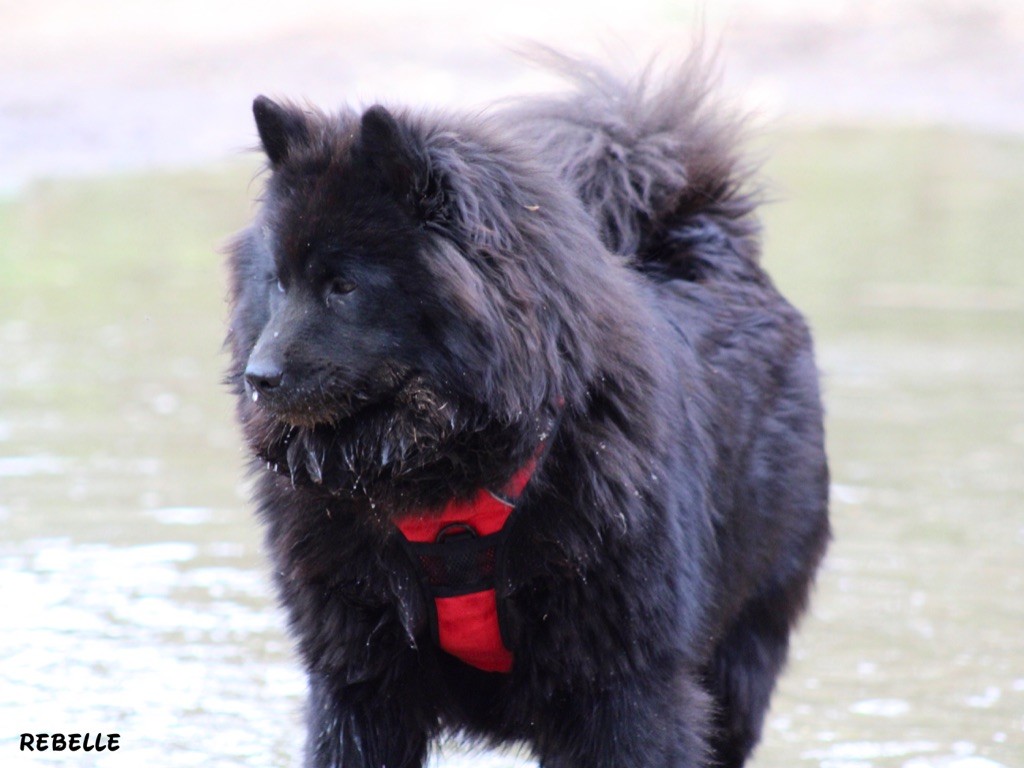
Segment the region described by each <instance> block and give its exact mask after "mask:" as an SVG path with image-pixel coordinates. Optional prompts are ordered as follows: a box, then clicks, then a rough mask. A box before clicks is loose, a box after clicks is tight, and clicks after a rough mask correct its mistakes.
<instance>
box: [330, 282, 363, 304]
mask: <svg viewBox="0 0 1024 768" xmlns="http://www.w3.org/2000/svg"><path fill="white" fill-rule="evenodd" d="M355 289H356V284H355V283H353V282H352V281H351V280H345V279H343V278H340V277H336V278H334V279H333V280H331V281H330V282H329V283H328V284H327V300H328V301H330V300H331V299H340V298H342V297H343V296H345V295H346V294H349V293H352V291H354V290H355Z"/></svg>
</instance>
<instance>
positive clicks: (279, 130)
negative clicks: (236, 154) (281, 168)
mask: <svg viewBox="0 0 1024 768" xmlns="http://www.w3.org/2000/svg"><path fill="white" fill-rule="evenodd" d="M252 114H253V117H255V118H256V130H257V131H258V132H259V134H260V141H261V142H262V144H263V151H264V152H266V153H267V158H268V159H269V160H270V164H271V165H273V166H277V165H280V164H281V163H282V162H283V161H284V159H285V158H286V157H288V154H289V152H291V151H292V149H294V148H295V145H296V144H301V143H303V142H305V141H306V140H307V139H308V138H309V125H308V124H307V122H306V117H305V115H303V114H302V112H301V111H299V110H298V109H295V108H294V107H285V106H281V105H280V104H278V103H277V102H276V101H273V100H271V99H268V98H267V97H266V96H257V97H256V99H255V100H254V101H253V103H252Z"/></svg>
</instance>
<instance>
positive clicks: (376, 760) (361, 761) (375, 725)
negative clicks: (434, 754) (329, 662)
mask: <svg viewBox="0 0 1024 768" xmlns="http://www.w3.org/2000/svg"><path fill="white" fill-rule="evenodd" d="M307 707H308V709H307V713H306V723H307V728H308V730H307V742H306V762H305V766H306V768H420V767H421V766H422V765H423V760H424V757H425V756H426V752H427V745H428V742H429V740H430V737H431V735H432V732H433V731H434V730H435V729H436V718H435V719H434V721H433V722H432V721H431V718H430V716H428V715H426V714H425V713H424V710H423V708H421V707H420V706H419V702H418V699H417V696H416V694H415V691H414V690H411V689H405V690H397V689H395V688H392V689H390V690H389V689H387V688H382V687H380V686H379V685H376V684H374V683H371V682H366V683H358V684H354V685H353V684H349V685H339V684H336V683H335V682H333V681H332V680H331V676H330V675H326V674H322V673H316V674H313V675H311V676H310V680H309V700H308V704H307Z"/></svg>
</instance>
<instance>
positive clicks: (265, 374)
mask: <svg viewBox="0 0 1024 768" xmlns="http://www.w3.org/2000/svg"><path fill="white" fill-rule="evenodd" d="M283 379H284V371H282V370H281V366H279V365H272V364H260V363H250V364H249V365H248V367H247V368H246V369H245V380H246V382H247V383H248V384H249V386H250V387H252V390H253V392H259V393H261V394H266V393H268V392H271V391H273V390H275V389H277V388H278V387H280V386H281V381H282V380H283Z"/></svg>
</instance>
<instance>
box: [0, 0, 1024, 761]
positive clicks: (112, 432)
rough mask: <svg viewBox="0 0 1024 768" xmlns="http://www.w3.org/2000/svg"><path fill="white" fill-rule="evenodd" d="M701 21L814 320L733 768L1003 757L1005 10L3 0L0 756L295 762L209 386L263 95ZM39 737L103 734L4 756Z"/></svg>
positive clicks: (509, 67)
mask: <svg viewBox="0 0 1024 768" xmlns="http://www.w3.org/2000/svg"><path fill="white" fill-rule="evenodd" d="M348 6H352V7H348ZM701 30H702V31H703V33H704V35H705V36H706V37H707V38H708V39H709V40H711V41H713V42H716V43H717V44H718V45H719V47H720V51H721V52H720V59H721V63H722V65H723V73H724V77H723V80H724V84H723V87H724V91H725V93H726V94H727V95H728V98H729V99H730V100H731V101H732V102H733V103H734V104H736V105H738V106H740V107H741V108H743V109H746V110H749V111H751V112H753V113H754V114H755V116H756V121H757V123H758V124H759V125H760V130H759V132H758V138H757V139H756V141H755V142H754V146H753V149H754V151H755V152H756V153H757V154H758V155H759V156H763V157H765V158H766V164H765V175H766V177H767V178H768V179H769V181H770V185H771V190H772V193H773V194H772V196H773V200H774V202H773V203H772V204H771V205H770V206H768V207H767V208H766V209H765V211H764V219H765V224H766V235H765V238H766V245H765V263H766V265H767V266H768V268H769V269H770V271H771V272H772V274H773V276H774V277H775V278H776V280H777V282H778V283H779V285H780V286H781V287H782V289H783V290H784V291H785V292H786V293H787V295H789V296H790V298H791V299H792V300H793V301H794V302H795V303H796V304H797V305H798V306H800V307H801V308H802V309H804V310H805V311H806V312H807V313H808V315H809V317H810V319H811V322H812V325H813V326H814V328H815V331H816V336H817V340H818V345H819V355H820V363H821V368H822V371H823V379H824V388H825V393H826V399H827V405H828V412H829V423H828V432H829V447H830V453H831V461H832V469H833V478H834V485H833V514H834V520H835V529H836V539H835V543H834V546H833V548H832V550H831V553H830V555H829V558H828V561H827V565H826V567H825V570H824V572H823V574H822V576H821V578H820V581H819V587H818V590H817V594H816V599H815V601H814V604H813V607H812V611H811V614H810V615H809V617H808V619H807V620H806V621H805V623H804V624H803V627H802V629H801V631H800V633H799V634H798V636H797V637H796V640H795V644H794V648H793V658H792V663H791V665H790V667H789V670H788V672H787V674H786V676H785V678H784V680H783V681H782V683H781V686H780V689H779V692H778V695H777V697H776V698H775V700H774V703H773V707H772V711H771V714H770V716H769V722H768V725H767V728H766V733H765V739H764V741H763V744H762V746H761V748H760V749H759V751H758V753H757V755H756V759H755V760H754V761H753V766H754V768H770V767H771V766H780V767H781V766H787V767H788V768H792V767H793V766H817V767H820V768H869V767H871V766H874V767H876V768H890V767H891V768H1014V767H1017V766H1021V765H1024V642H1022V637H1024V503H1022V502H1024V471H1022V470H1024V4H1022V3H1020V2H1019V1H1018V2H1014V0H1004V1H1002V2H1000V1H999V0H970V1H968V0H892V1H891V2H871V1H870V0H862V1H861V2H854V1H853V0H851V1H849V2H846V1H840V0H836V1H834V2H829V1H828V0H727V1H722V2H713V1H712V0H708V2H706V3H691V2H668V1H667V0H629V2H616V3H612V2H606V1H605V0H588V2H583V1H582V0H571V1H570V2H555V1H554V0H545V1H544V2H540V1H539V0H521V1H520V2H515V3H505V4H494V5H493V6H490V5H489V4H486V3H479V2H470V1H469V0H437V1H435V2H432V3H429V4H427V3H418V2H413V1H412V0H392V1H391V2H387V1H384V2H379V3H377V4H375V5H374V7H372V9H371V6H370V4H365V5H359V6H356V4H354V3H343V2H328V1H327V0H314V1H311V2H295V3H281V2H279V1H278V2H270V1H269V0H250V2H248V3H246V4H245V5H244V9H243V8H241V7H240V6H239V4H236V3H227V2H221V1H220V0H179V2H177V3H174V4H169V3H161V2H156V1H155V0H135V1H134V2H130V3H129V2H127V1H125V0H93V1H92V2H90V3H81V2H72V0H39V2H36V3H32V4H29V3H24V2H14V1H13V0H0V361H2V367H0V723H2V728H0V764H2V765H4V766H8V765H15V766H21V765H25V766H35V765H47V764H60V765H98V766H107V765H154V766H170V767H172V768H176V767H179V766H212V767H214V768H221V767H224V768H227V766H237V765H246V766H250V767H252V768H276V767H277V766H291V765H297V764H298V763H297V755H298V754H299V752H300V745H301V741H302V733H301V727H300V719H301V704H302V697H303V681H302V679H301V676H300V674H299V671H298V666H297V664H296V662H295V660H294V658H293V655H292V649H291V644H290V641H289V640H288V639H287V637H286V636H285V634H284V631H283V630H284V628H283V624H284V622H283V620H282V616H281V614H280V612H279V611H278V609H277V608H276V606H275V604H274V599H273V596H272V595H271V594H270V590H269V587H268V581H269V579H268V573H267V566H266V563H265V560H264V558H263V555H262V553H261V545H260V535H259V531H258V530H257V527H256V524H255V521H254V520H253V519H252V517H251V515H250V512H249V509H248V506H247V501H246V489H245V482H244V476H243V470H242V467H243V463H244V454H243V452H242V451H241V448H240V446H241V440H240V437H239V435H238V434H237V432H236V430H235V427H234V425H233V423H232V418H231V405H232V404H231V401H230V398H229V397H228V395H227V393H226V392H225V391H224V389H223V387H222V386H221V385H220V378H221V375H222V371H223V369H224V368H225V365H226V359H225V356H224V355H223V354H222V353H221V351H220V344H221V339H222V337H223V333H224V317H225V312H226V307H225V303H224V297H225V294H226V285H225V280H224V273H223V270H222V268H221V261H222V255H221V254H220V253H219V252H218V248H219V247H220V246H222V245H223V243H224V242H225V240H226V238H227V237H228V236H229V235H230V233H232V232H233V231H236V230H237V229H238V228H240V227H241V226H242V225H243V224H244V222H245V221H246V217H247V215H248V212H249V211H250V206H251V201H252V199H253V198H254V197H255V196H256V195H257V194H258V193H259V190H260V183H261V182H260V180H259V177H258V175H257V171H258V167H259V162H260V160H259V158H258V157H257V156H256V155H255V154H254V153H252V152H249V151H248V149H249V148H250V147H252V146H253V145H254V144H255V141H256V135H255V130H254V127H253V125H252V119H251V112H250V104H251V101H252V98H253V96H255V95H256V94H257V93H266V94H268V95H287V96H292V97H306V98H308V99H309V100H311V101H313V102H315V103H317V104H319V105H321V106H324V107H327V108H330V107H332V106H333V105H340V104H342V103H345V102H349V103H356V104H369V103H372V102H373V101H374V100H376V99H378V98H379V99H383V100H386V101H393V102H405V103H415V104H443V105H454V106H458V107H466V108H478V107H480V106H482V105H485V104H486V103H487V102H489V101H492V100H494V99H495V98H500V97H504V96H509V95H514V94H516V93H521V92H524V91H528V90H536V89H538V88H550V87H553V85H554V84H552V83H551V82H549V81H548V80H546V79H545V78H544V77H543V76H542V75H540V74H538V73H537V72H535V71H533V70H531V69H530V68H529V67H528V66H526V65H524V64H523V63H522V62H521V61H518V60H517V59H516V58H515V57H514V56H512V55H510V54H509V53H508V49H509V48H510V47H514V46H516V45H520V44H522V43H523V42H524V41H525V40H540V41H544V42H548V43H551V44H554V45H556V46H558V47H561V48H564V49H566V50H568V51H570V52H576V53H587V54H592V55H603V53H602V52H611V53H612V55H614V57H615V58H616V59H619V60H621V61H623V62H625V64H626V65H627V66H628V65H630V64H631V65H633V66H637V67H638V66H641V65H642V64H643V63H644V62H646V61H647V60H648V59H649V57H650V56H652V55H653V54H655V53H656V52H659V51H660V52H661V53H662V58H663V59H664V60H666V61H671V60H672V59H673V58H676V57H679V56H682V55H683V52H684V51H685V50H686V48H687V46H688V44H689V41H690V40H692V39H693V36H694V34H695V33H696V32H699V31H701ZM41 731H45V732H55V731H64V732H75V731H77V732H105V733H109V732H117V733H120V734H121V744H122V746H121V749H120V751H119V752H117V753H114V754H107V755H103V756H101V757H95V756H85V757H83V756H82V755H81V753H78V755H71V754H69V753H66V752H65V753H53V752H49V753H35V754H28V753H20V752H18V751H17V735H18V734H19V733H21V732H41ZM434 760H435V763H436V764H437V765H440V766H454V767H457V768H460V767H461V766H468V765H471V764H472V765H477V766H480V765H482V766H490V767H492V768H504V767H507V766H513V765H520V766H521V765H531V763H530V761H529V758H528V756H521V755H516V754H493V753H484V754H478V753H477V754H471V755H467V754H465V753H464V751H463V750H462V748H461V747H459V746H458V745H449V746H448V747H446V748H445V749H444V750H443V751H442V752H441V753H439V754H438V755H436V756H435V758H434ZM76 761H77V762H76Z"/></svg>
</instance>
